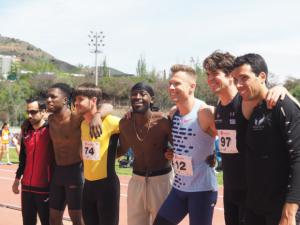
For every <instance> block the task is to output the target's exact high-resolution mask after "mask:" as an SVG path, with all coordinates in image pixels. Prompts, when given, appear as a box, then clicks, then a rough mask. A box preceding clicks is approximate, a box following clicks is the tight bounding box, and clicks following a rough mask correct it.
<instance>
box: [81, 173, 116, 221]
mask: <svg viewBox="0 0 300 225" xmlns="http://www.w3.org/2000/svg"><path fill="white" fill-rule="evenodd" d="M119 203H120V183H119V178H118V177H117V176H115V177H110V178H106V179H102V180H97V181H87V180H86V181H85V183H84V187H83V194H82V216H83V220H84V223H85V225H118V224H119Z"/></svg>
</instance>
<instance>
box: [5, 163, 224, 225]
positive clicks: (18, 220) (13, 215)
mask: <svg viewBox="0 0 300 225" xmlns="http://www.w3.org/2000/svg"><path fill="white" fill-rule="evenodd" d="M16 168H17V165H11V166H7V165H0V218H1V219H0V225H22V217H21V212H20V211H18V210H14V209H11V208H14V207H15V208H19V207H20V195H16V194H14V193H13V192H12V191H11V185H12V183H13V181H14V176H15V171H16ZM129 179H130V177H129V176H120V183H121V199H120V223H119V224H120V225H127V222H126V213H127V204H126V199H127V184H128V181H129ZM222 193H223V190H222V187H220V188H219V197H218V202H217V205H216V207H215V212H214V220H213V225H225V223H224V217H223V211H224V210H223V198H222V195H223V194H222ZM4 205H7V206H9V207H11V208H6V207H3V206H4ZM65 217H68V214H67V213H66V214H65ZM68 224H72V223H71V222H69V221H64V225H68ZM180 224H181V225H188V218H185V219H184V221H183V222H182V223H180Z"/></svg>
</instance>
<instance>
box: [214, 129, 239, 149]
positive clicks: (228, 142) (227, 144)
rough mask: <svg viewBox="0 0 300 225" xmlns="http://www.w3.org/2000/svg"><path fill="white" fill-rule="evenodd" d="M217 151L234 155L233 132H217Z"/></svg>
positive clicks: (234, 136) (234, 140)
mask: <svg viewBox="0 0 300 225" xmlns="http://www.w3.org/2000/svg"><path fill="white" fill-rule="evenodd" d="M218 136H219V149H220V152H221V153H224V154H236V153H238V150H237V148H236V131H235V130H218Z"/></svg>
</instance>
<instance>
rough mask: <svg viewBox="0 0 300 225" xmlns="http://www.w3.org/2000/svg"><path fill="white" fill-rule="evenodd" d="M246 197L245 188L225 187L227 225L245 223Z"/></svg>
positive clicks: (241, 224) (242, 224)
mask: <svg viewBox="0 0 300 225" xmlns="http://www.w3.org/2000/svg"><path fill="white" fill-rule="evenodd" d="M245 197H246V192H245V191H243V190H226V189H224V199H223V201H224V217H225V224H226V225H244V224H245Z"/></svg>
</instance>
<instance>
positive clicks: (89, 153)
mask: <svg viewBox="0 0 300 225" xmlns="http://www.w3.org/2000/svg"><path fill="white" fill-rule="evenodd" d="M82 158H83V159H84V160H100V144H99V143H98V142H92V141H82Z"/></svg>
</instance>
